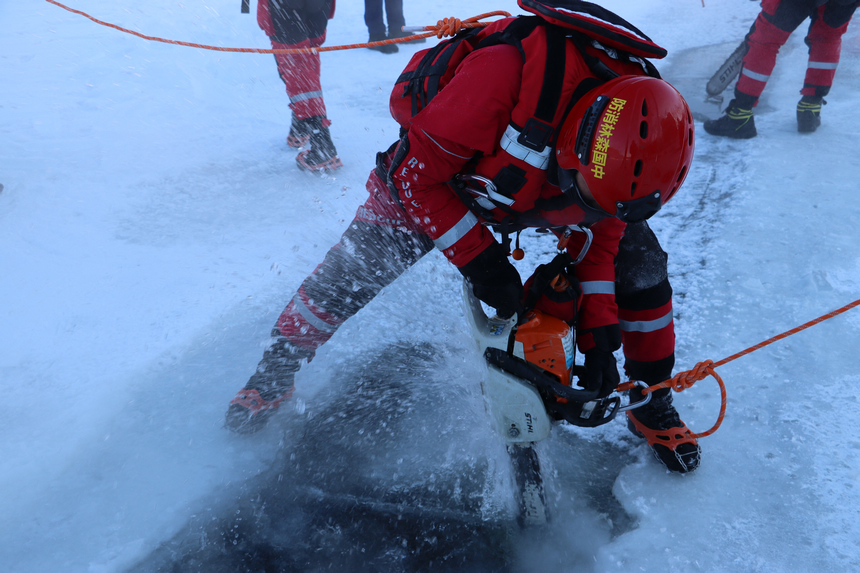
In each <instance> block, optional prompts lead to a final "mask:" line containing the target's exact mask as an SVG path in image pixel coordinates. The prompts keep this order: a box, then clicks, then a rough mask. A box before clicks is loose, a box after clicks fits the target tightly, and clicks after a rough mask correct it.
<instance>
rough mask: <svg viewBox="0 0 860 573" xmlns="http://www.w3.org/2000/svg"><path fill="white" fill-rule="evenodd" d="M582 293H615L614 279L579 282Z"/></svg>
mask: <svg viewBox="0 0 860 573" xmlns="http://www.w3.org/2000/svg"><path fill="white" fill-rule="evenodd" d="M579 286H580V287H581V288H582V294H615V283H614V282H613V281H585V282H582V283H579Z"/></svg>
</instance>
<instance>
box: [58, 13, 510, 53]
mask: <svg viewBox="0 0 860 573" xmlns="http://www.w3.org/2000/svg"><path fill="white" fill-rule="evenodd" d="M45 1H46V2H49V3H51V4H53V5H55V6H59V7H60V8H62V9H63V10H68V11H69V12H72V13H73V14H78V15H80V16H83V17H84V18H88V19H90V20H92V21H93V22H95V23H96V24H100V25H102V26H107V27H108V28H113V29H114V30H119V31H120V32H125V33H126V34H131V35H132V36H137V37H138V38H143V39H144V40H151V41H153V42H162V43H165V44H173V45H175V46H187V47H189V48H202V49H204V50H214V51H216V52H239V53H244V54H249V53H250V54H313V53H317V52H333V51H335V50H351V49H353V48H369V47H372V46H381V45H383V44H398V43H401V42H411V41H412V40H417V39H419V38H429V37H431V36H436V37H437V38H440V39H441V38H444V37H445V36H453V35H454V34H456V33H457V32H459V31H460V30H462V29H465V28H477V27H481V26H486V25H487V24H488V23H487V22H479V21H478V20H483V19H484V18H489V17H492V16H503V17H505V18H510V17H511V15H510V14H509V13H508V12H504V11H502V10H497V11H495V12H487V13H485V14H481V15H479V16H473V17H472V18H467V19H466V20H462V21H460V20H458V19H457V18H445V19H443V20H439V21H438V22H437V23H436V25H435V26H424V28H423V29H424V30H431V31H430V32H426V33H423V34H414V35H412V36H407V37H405V38H396V39H391V40H382V41H379V42H365V43H364V44H348V45H344V46H324V47H319V48H290V49H264V48H223V47H221V46H207V45H206V44H193V43H191V42H180V41H179V40H168V39H166V38H159V37H157V36H147V35H146V34H141V33H140V32H135V31H134V30H129V29H128V28H123V27H121V26H117V25H116V24H111V23H110V22H104V21H102V20H99V19H97V18H93V17H92V16H90V15H89V14H87V13H86V12H81V11H80V10H75V9H74V8H69V7H68V6H66V5H65V4H61V3H60V2H57V1H56V0H45Z"/></svg>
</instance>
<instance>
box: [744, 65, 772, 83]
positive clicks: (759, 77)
mask: <svg viewBox="0 0 860 573" xmlns="http://www.w3.org/2000/svg"><path fill="white" fill-rule="evenodd" d="M741 74H742V75H744V76H746V77H748V78H752V79H754V80H757V81H760V82H766V81H767V80H768V79H769V78H770V75H764V74H757V73H756V72H751V71H749V70H748V69H746V68H744V69H743V71H742V72H741Z"/></svg>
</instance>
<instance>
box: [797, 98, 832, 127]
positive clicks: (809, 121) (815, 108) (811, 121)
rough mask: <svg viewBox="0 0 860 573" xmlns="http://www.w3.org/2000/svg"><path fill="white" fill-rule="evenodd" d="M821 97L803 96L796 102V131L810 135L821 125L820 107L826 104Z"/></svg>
mask: <svg viewBox="0 0 860 573" xmlns="http://www.w3.org/2000/svg"><path fill="white" fill-rule="evenodd" d="M826 103H827V102H826V101H824V98H823V97H820V96H803V97H802V98H800V101H799V102H797V131H799V132H800V133H812V132H813V131H815V130H816V129H818V126H819V125H821V106H822V105H824V104H826Z"/></svg>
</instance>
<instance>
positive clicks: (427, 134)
mask: <svg viewBox="0 0 860 573" xmlns="http://www.w3.org/2000/svg"><path fill="white" fill-rule="evenodd" d="M421 133H423V134H424V135H426V136H427V139H429V140H430V141H432V142H433V143H435V144H436V147H438V148H439V149H441V150H442V151H444V152H445V153H447V154H448V155H453V156H454V157H459V158H460V159H471V157H465V156H463V155H457V154H456V153H452V152H450V151H448V150H447V149H445V148H444V147H442V146H441V145H439V142H438V141H436V140H435V139H433V138H432V137H430V134H429V133H427V132H426V131H424V130H423V129H422V130H421Z"/></svg>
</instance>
